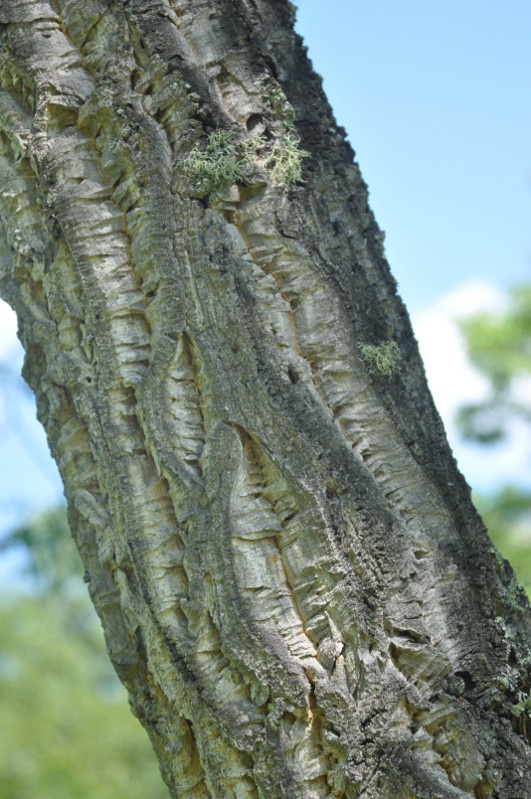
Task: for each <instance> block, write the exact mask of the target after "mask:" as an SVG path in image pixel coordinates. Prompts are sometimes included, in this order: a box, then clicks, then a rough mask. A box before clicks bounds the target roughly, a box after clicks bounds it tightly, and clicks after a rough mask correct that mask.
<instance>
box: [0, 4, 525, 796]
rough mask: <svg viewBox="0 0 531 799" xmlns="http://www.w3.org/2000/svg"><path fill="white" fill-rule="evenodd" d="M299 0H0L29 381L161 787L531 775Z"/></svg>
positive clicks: (501, 626)
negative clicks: (297, 24) (305, 36)
mask: <svg viewBox="0 0 531 799" xmlns="http://www.w3.org/2000/svg"><path fill="white" fill-rule="evenodd" d="M292 16H293V9H292V6H291V5H290V4H289V3H288V2H287V1H286V0H269V1H268V2H266V0H210V1H209V0H121V1H118V0H115V2H110V1H109V0H53V2H52V1H51V0H2V2H1V5H0V23H1V26H2V27H1V29H0V30H1V33H0V37H1V53H0V59H1V72H2V91H1V93H0V125H1V139H0V148H1V150H0V153H1V161H0V175H1V205H0V210H1V218H2V222H3V227H2V233H1V237H0V241H1V253H2V273H1V276H0V277H1V288H2V293H3V296H4V297H5V298H6V299H7V300H8V301H9V302H10V303H11V304H12V305H13V307H14V308H15V309H16V310H17V312H18V314H19V322H20V336H21V338H22V341H23V343H24V345H25V348H26V361H25V366H24V376H25V378H26V379H27V381H28V382H29V383H30V385H31V386H32V387H33V388H34V389H35V392H36V394H37V403H38V409H39V418H40V419H41V421H42V422H43V424H44V426H45V428H46V430H47V434H48V439H49V442H50V447H51V450H52V452H53V455H54V457H55V458H56V460H57V463H58V465H59V469H60V471H61V474H62V477H63V480H64V484H65V493H66V497H67V500H68V507H69V518H70V523H71V527H72V531H73V534H74V536H75V538H76V541H77V544H78V547H79V550H80V552H81V556H82V558H83V561H84V564H85V569H86V572H85V579H86V581H87V582H88V584H89V588H90V592H91V595H92V598H93V600H94V603H95V605H96V608H97V610H98V613H99V615H100V616H101V619H102V623H103V626H104V629H105V633H106V637H107V644H108V648H109V653H110V657H111V659H112V662H113V663H114V666H115V667H116V670H117V672H118V674H119V676H120V678H121V679H122V681H123V682H124V684H125V685H126V686H127V689H128V691H129V696H130V700H131V703H132V706H133V709H134V711H135V713H136V714H137V715H138V716H139V718H140V720H141V721H142V723H143V724H144V725H145V727H146V728H147V730H148V732H149V734H150V736H151V740H152V742H153V745H154V747H155V750H156V752H157V755H158V757H159V760H160V764H161V768H162V772H163V776H164V779H165V780H166V782H167V784H168V785H169V787H170V791H171V793H172V796H174V797H181V798H182V799H184V798H185V797H186V799H207V797H212V799H256V798H257V797H260V798H261V799H280V797H286V798H287V799H310V798H311V799H318V798H320V797H333V799H345V798H347V797H348V799H354V797H364V799H406V798H407V799H412V798H413V797H415V798H418V799H427V798H428V797H431V799H435V798H437V799H450V798H451V797H498V799H524V798H525V797H526V796H529V792H528V791H529V789H528V786H529V784H530V782H531V758H530V750H529V745H528V742H527V740H526V736H527V732H528V730H527V729H526V719H527V710H528V708H529V706H530V705H531V701H530V699H529V688H530V679H529V666H530V663H531V653H530V650H529V648H528V645H527V641H528V640H529V634H530V631H531V623H530V615H529V608H528V606H527V605H526V603H525V600H524V596H523V593H522V591H521V589H520V588H519V587H518V585H517V584H516V582H515V581H514V579H513V578H512V575H511V572H510V569H509V567H508V566H507V564H506V563H504V562H503V561H502V560H501V559H500V557H499V555H498V554H497V553H496V552H495V551H494V549H493V547H492V546H491V545H490V543H489V541H488V539H487V536H486V534H485V531H484V529H483V526H482V524H481V522H480V520H479V519H478V517H477V515H476V513H475V512H474V510H473V507H472V505H471V502H470V498H469V489H468V487H467V486H466V484H465V482H464V480H463V478H462V477H461V476H460V474H459V473H458V471H457V469H456V466H455V462H454V460H453V458H452V455H451V452H450V450H449V448H448V445H447V442H446V439H445V436H444V432H443V429H442V426H441V422H440V420H439V417H438V415H437V412H436V411H435V409H434V406H433V403H432V400H431V398H430V395H429V392H428V389H427V387H426V382H425V377H424V372H423V369H422V364H421V362H420V359H419V355H418V352H417V347H416V344H415V340H414V338H413V335H412V332H411V327H410V324H409V320H408V317H407V314H406V312H405V310H404V307H403V305H402V303H401V301H400V299H399V298H398V297H397V296H396V284H395V282H394V280H393V279H392V277H391V276H390V274H389V271H388V266H387V263H386V260H385V257H384V255H383V247H382V239H383V235H382V233H381V232H380V231H379V229H378V227H377V226H376V223H375V221H374V218H373V216H372V213H371V211H370V209H369V207H368V205H367V190H366V187H365V185H364V183H363V181H362V179H361V177H360V173H359V170H358V167H357V166H356V165H355V164H353V162H352V151H351V149H350V147H349V146H348V144H346V143H345V141H344V137H343V131H342V130H341V129H338V128H337V127H336V125H335V123H334V120H333V117H332V115H331V112H330V109H329V107H328V105H327V103H326V100H325V98H324V96H323V93H322V91H321V87H320V82H319V79H318V78H317V76H315V75H314V74H313V73H312V71H311V67H310V64H309V62H308V60H307V58H306V55H305V51H304V48H303V47H302V46H301V42H300V40H299V38H298V37H297V36H296V35H295V34H294V33H293V31H292V21H293V20H292ZM353 79H355V78H353ZM301 168H302V176H301V174H300V170H301ZM526 639H527V640H526Z"/></svg>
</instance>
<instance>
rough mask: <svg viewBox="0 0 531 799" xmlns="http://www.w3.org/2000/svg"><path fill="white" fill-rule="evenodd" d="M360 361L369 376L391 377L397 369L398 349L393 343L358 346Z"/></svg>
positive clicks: (362, 344)
mask: <svg viewBox="0 0 531 799" xmlns="http://www.w3.org/2000/svg"><path fill="white" fill-rule="evenodd" d="M358 346H359V350H360V355H361V359H362V361H363V362H364V364H365V366H366V367H367V371H368V372H369V374H377V375H384V376H386V377H391V375H393V374H395V372H397V371H398V369H399V364H400V358H401V355H400V349H399V347H398V344H397V343H396V342H395V341H381V342H380V343H379V344H365V343H364V342H359V344H358Z"/></svg>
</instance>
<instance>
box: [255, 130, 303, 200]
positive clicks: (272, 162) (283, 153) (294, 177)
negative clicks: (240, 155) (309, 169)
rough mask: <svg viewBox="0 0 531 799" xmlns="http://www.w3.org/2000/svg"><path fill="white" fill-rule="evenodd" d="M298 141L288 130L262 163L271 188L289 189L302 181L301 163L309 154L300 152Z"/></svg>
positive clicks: (291, 131)
mask: <svg viewBox="0 0 531 799" xmlns="http://www.w3.org/2000/svg"><path fill="white" fill-rule="evenodd" d="M299 144H300V139H299V137H298V136H297V134H296V133H295V131H294V130H292V129H289V130H287V131H286V133H285V134H284V135H283V137H282V139H281V140H280V141H279V142H275V143H274V144H273V147H272V148H271V151H270V152H269V154H268V155H267V156H266V157H265V159H264V161H263V166H264V169H265V170H266V172H267V173H268V174H269V177H270V179H271V183H272V184H273V186H283V187H284V188H286V189H289V187H290V186H291V184H292V183H299V182H300V181H301V180H302V161H303V159H304V158H308V157H309V155H310V153H308V152H307V151H306V150H301V149H300V147H299Z"/></svg>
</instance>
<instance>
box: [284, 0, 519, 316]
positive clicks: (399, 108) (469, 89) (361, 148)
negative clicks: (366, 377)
mask: <svg viewBox="0 0 531 799" xmlns="http://www.w3.org/2000/svg"><path fill="white" fill-rule="evenodd" d="M323 9H325V11H324V13H323ZM297 20H298V22H297V29H298V31H299V33H301V35H303V37H304V39H305V43H306V44H307V45H308V46H309V54H310V56H311V58H312V61H313V64H314V68H315V69H316V71H317V72H319V73H320V74H321V75H322V76H323V78H324V89H325V91H326V93H327V95H328V97H329V100H330V102H331V105H332V108H333V109H334V112H335V115H336V118H337V121H338V122H339V124H341V125H343V126H344V127H345V128H346V130H347V133H348V137H349V139H350V141H351V144H352V145H353V147H354V150H355V151H356V156H357V160H358V162H359V164H360V166H361V170H362V173H363V175H364V178H365V180H366V182H367V183H368V185H369V190H370V196H371V206H372V208H373V211H374V212H375V214H376V218H377V219H378V222H379V224H380V226H381V227H382V228H383V229H384V230H385V231H386V235H387V239H386V249H387V253H388V257H389V260H390V263H391V267H392V270H393V272H394V274H395V277H396V278H397V280H398V281H399V284H400V290H401V294H402V296H403V298H404V299H405V301H406V304H407V305H408V307H409V309H410V311H413V312H415V311H417V310H419V309H421V308H423V307H425V306H426V304H427V303H428V302H429V301H430V300H433V299H435V298H436V297H437V296H439V295H440V294H442V293H444V292H448V291H451V290H452V289H454V288H456V287H457V286H458V285H459V284H461V283H462V282H463V281H464V280H465V279H469V280H492V281H494V282H495V283H496V284H497V285H499V286H507V285H509V284H510V283H513V282H516V281H523V280H526V279H528V276H529V266H530V261H531V233H530V226H529V215H530V210H531V91H530V89H529V81H530V78H531V46H530V32H531V3H530V2H529V0H526V2H523V0H508V1H507V2H505V3H501V2H499V0H497V1H496V2H493V1H492V0H372V2H366V1H365V0H364V1H363V2H361V1H359V0H354V1H353V0H348V1H347V0H335V2H332V3H328V4H323V3H322V2H321V0H319V1H318V0H301V1H300V3H299V7H298V12H297Z"/></svg>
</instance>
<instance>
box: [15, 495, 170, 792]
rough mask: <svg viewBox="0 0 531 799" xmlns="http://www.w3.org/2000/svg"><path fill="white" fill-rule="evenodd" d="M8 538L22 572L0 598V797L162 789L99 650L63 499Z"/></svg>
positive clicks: (99, 641) (101, 643) (98, 634)
mask: <svg viewBox="0 0 531 799" xmlns="http://www.w3.org/2000/svg"><path fill="white" fill-rule="evenodd" d="M14 546H23V547H24V548H25V549H26V552H27V556H28V569H27V570H28V572H29V573H30V575H31V579H30V580H27V581H26V583H25V584H26V587H27V591H25V592H24V591H20V590H18V591H15V595H14V596H13V595H11V596H10V597H9V598H8V597H7V596H5V595H4V596H3V598H2V601H1V602H0V630H1V634H0V635H1V643H0V729H1V730H2V746H1V748H0V799H34V797H39V799H94V797H98V799H146V797H150V799H151V798H152V799H165V797H167V796H168V791H167V788H166V787H165V785H164V784H163V782H162V780H161V778H160V775H159V771H158V765H157V762H156V759H155V756H154V754H153V752H152V751H151V747H150V744H149V740H148V738H147V736H146V734H145V732H144V730H143V729H142V728H141V726H140V724H138V722H137V721H136V720H135V719H134V717H133V715H132V714H131V711H130V710H129V707H128V705H127V699H126V694H125V691H124V689H123V688H122V686H121V685H120V683H119V682H118V679H117V677H116V675H115V674H114V671H113V668H112V666H111V664H110V662H109V659H108V657H107V655H106V652H105V643H104V639H103V633H102V631H101V628H100V625H99V621H98V620H97V618H96V614H95V612H94V610H93V608H92V605H91V604H90V602H89V600H88V596H87V591H86V589H85V587H84V586H83V582H82V580H81V565H80V560H79V557H78V555H77V553H76V551H75V547H74V543H73V541H72V539H71V537H70V533H69V531H68V525H67V521H66V513H65V509H64V508H63V507H59V508H56V509H52V510H50V511H47V512H45V513H43V514H42V515H40V516H38V517H37V518H35V519H34V520H33V521H32V522H31V523H29V524H27V525H25V526H24V527H23V528H21V529H19V530H17V531H16V532H14V533H13V534H12V535H11V536H9V538H8V539H6V540H5V541H4V542H3V543H2V548H3V549H6V548H8V547H9V548H10V547H14ZM21 577H22V575H21Z"/></svg>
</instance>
